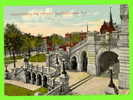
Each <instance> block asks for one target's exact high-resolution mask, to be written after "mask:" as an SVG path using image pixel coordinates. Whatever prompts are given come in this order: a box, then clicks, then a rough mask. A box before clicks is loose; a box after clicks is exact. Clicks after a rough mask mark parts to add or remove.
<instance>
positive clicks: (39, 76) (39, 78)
mask: <svg viewBox="0 0 133 100" xmlns="http://www.w3.org/2000/svg"><path fill="white" fill-rule="evenodd" d="M36 80H37V85H42V75H41V74H37V79H36Z"/></svg>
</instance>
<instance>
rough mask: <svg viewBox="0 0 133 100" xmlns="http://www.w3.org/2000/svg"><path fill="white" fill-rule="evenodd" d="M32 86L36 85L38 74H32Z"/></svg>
mask: <svg viewBox="0 0 133 100" xmlns="http://www.w3.org/2000/svg"><path fill="white" fill-rule="evenodd" d="M32 84H36V74H35V73H32Z"/></svg>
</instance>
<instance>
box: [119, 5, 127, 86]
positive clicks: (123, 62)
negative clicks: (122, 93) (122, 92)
mask: <svg viewBox="0 0 133 100" xmlns="http://www.w3.org/2000/svg"><path fill="white" fill-rule="evenodd" d="M120 17H121V26H120V27H121V32H120V33H119V34H120V40H119V43H118V45H119V50H120V54H119V61H120V73H119V87H120V88H129V49H128V48H129V46H128V5H120Z"/></svg>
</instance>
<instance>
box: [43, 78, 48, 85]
mask: <svg viewBox="0 0 133 100" xmlns="http://www.w3.org/2000/svg"><path fill="white" fill-rule="evenodd" d="M43 87H47V77H46V76H43Z"/></svg>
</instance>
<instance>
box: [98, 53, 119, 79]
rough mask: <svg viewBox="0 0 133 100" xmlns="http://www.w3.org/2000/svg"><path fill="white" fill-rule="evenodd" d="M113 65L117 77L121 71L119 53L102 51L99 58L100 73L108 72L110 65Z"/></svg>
mask: <svg viewBox="0 0 133 100" xmlns="http://www.w3.org/2000/svg"><path fill="white" fill-rule="evenodd" d="M111 66H112V67H113V73H114V76H115V77H118V73H119V60H118V55H117V54H116V53H114V52H112V51H106V52H104V53H102V54H101V55H100V57H99V59H98V67H99V69H100V73H99V74H103V73H104V74H106V73H107V71H108V69H109V67H111Z"/></svg>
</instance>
